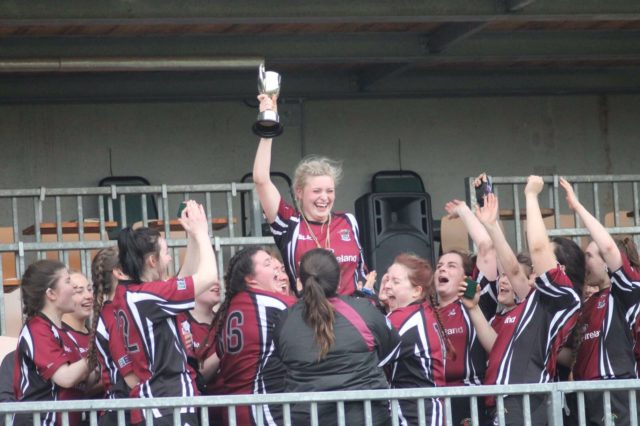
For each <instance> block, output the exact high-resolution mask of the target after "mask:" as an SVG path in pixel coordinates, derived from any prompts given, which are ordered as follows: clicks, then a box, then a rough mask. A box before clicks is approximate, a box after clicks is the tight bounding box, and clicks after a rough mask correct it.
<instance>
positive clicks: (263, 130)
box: [251, 121, 284, 139]
mask: <svg viewBox="0 0 640 426" xmlns="http://www.w3.org/2000/svg"><path fill="white" fill-rule="evenodd" d="M251 130H253V133H254V134H255V135H256V136H260V137H261V138H265V139H271V138H275V137H277V136H280V135H281V134H282V132H283V131H284V126H283V125H282V124H280V123H278V122H274V121H256V122H255V123H254V124H253V127H251Z"/></svg>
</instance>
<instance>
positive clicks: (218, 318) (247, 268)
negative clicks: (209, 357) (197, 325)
mask: <svg viewBox="0 0 640 426" xmlns="http://www.w3.org/2000/svg"><path fill="white" fill-rule="evenodd" d="M260 251H263V249H262V248H261V247H256V246H253V247H246V248H244V249H242V250H240V251H239V252H237V253H236V254H235V255H234V256H233V257H232V258H231V259H230V260H229V264H228V265H227V270H226V271H225V274H224V292H225V296H224V302H222V305H220V309H218V312H216V314H215V316H214V317H213V321H211V326H210V328H209V330H212V329H215V328H217V327H219V324H222V323H224V322H225V321H226V320H227V311H228V310H229V306H230V305H231V300H233V297H234V296H235V295H236V294H238V293H239V292H241V291H243V290H245V289H246V288H247V282H246V278H247V277H248V276H251V275H253V273H254V272H255V268H254V266H253V257H254V256H255V254H256V253H258V252H260ZM218 329H219V328H218ZM209 335H211V333H208V335H207V339H208V338H209ZM207 339H205V342H204V344H205V346H206V344H207Z"/></svg>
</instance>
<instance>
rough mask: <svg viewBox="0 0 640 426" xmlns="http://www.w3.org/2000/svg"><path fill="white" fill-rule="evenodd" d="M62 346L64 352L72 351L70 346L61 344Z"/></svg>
mask: <svg viewBox="0 0 640 426" xmlns="http://www.w3.org/2000/svg"><path fill="white" fill-rule="evenodd" d="M62 347H64V351H65V352H67V353H71V352H72V351H71V348H70V347H69V346H67V345H62Z"/></svg>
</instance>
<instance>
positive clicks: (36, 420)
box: [33, 412, 42, 425]
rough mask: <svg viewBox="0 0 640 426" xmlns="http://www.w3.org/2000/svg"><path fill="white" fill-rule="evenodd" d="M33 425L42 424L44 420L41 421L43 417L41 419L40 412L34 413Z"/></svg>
mask: <svg viewBox="0 0 640 426" xmlns="http://www.w3.org/2000/svg"><path fill="white" fill-rule="evenodd" d="M33 424H34V425H39V424H42V420H41V417H40V412H37V413H33Z"/></svg>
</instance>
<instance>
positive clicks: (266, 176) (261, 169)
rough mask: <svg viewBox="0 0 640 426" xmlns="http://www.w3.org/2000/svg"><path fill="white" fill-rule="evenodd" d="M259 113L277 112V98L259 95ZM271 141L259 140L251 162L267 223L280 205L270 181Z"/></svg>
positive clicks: (274, 216)
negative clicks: (254, 156)
mask: <svg viewBox="0 0 640 426" xmlns="http://www.w3.org/2000/svg"><path fill="white" fill-rule="evenodd" d="M258 100H260V111H265V110H267V109H270V110H273V111H276V112H277V108H278V104H277V97H274V98H269V97H268V96H267V95H259V96H258ZM272 142H273V139H260V142H259V144H258V150H257V151H256V158H255V159H254V160H253V182H254V183H255V185H256V191H257V192H258V198H260V205H261V206H262V210H263V211H264V214H265V216H266V217H267V221H268V222H269V223H273V222H274V221H275V220H276V216H277V214H278V206H279V205H280V192H279V191H278V188H276V186H275V185H274V184H273V182H272V181H271V144H272Z"/></svg>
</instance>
